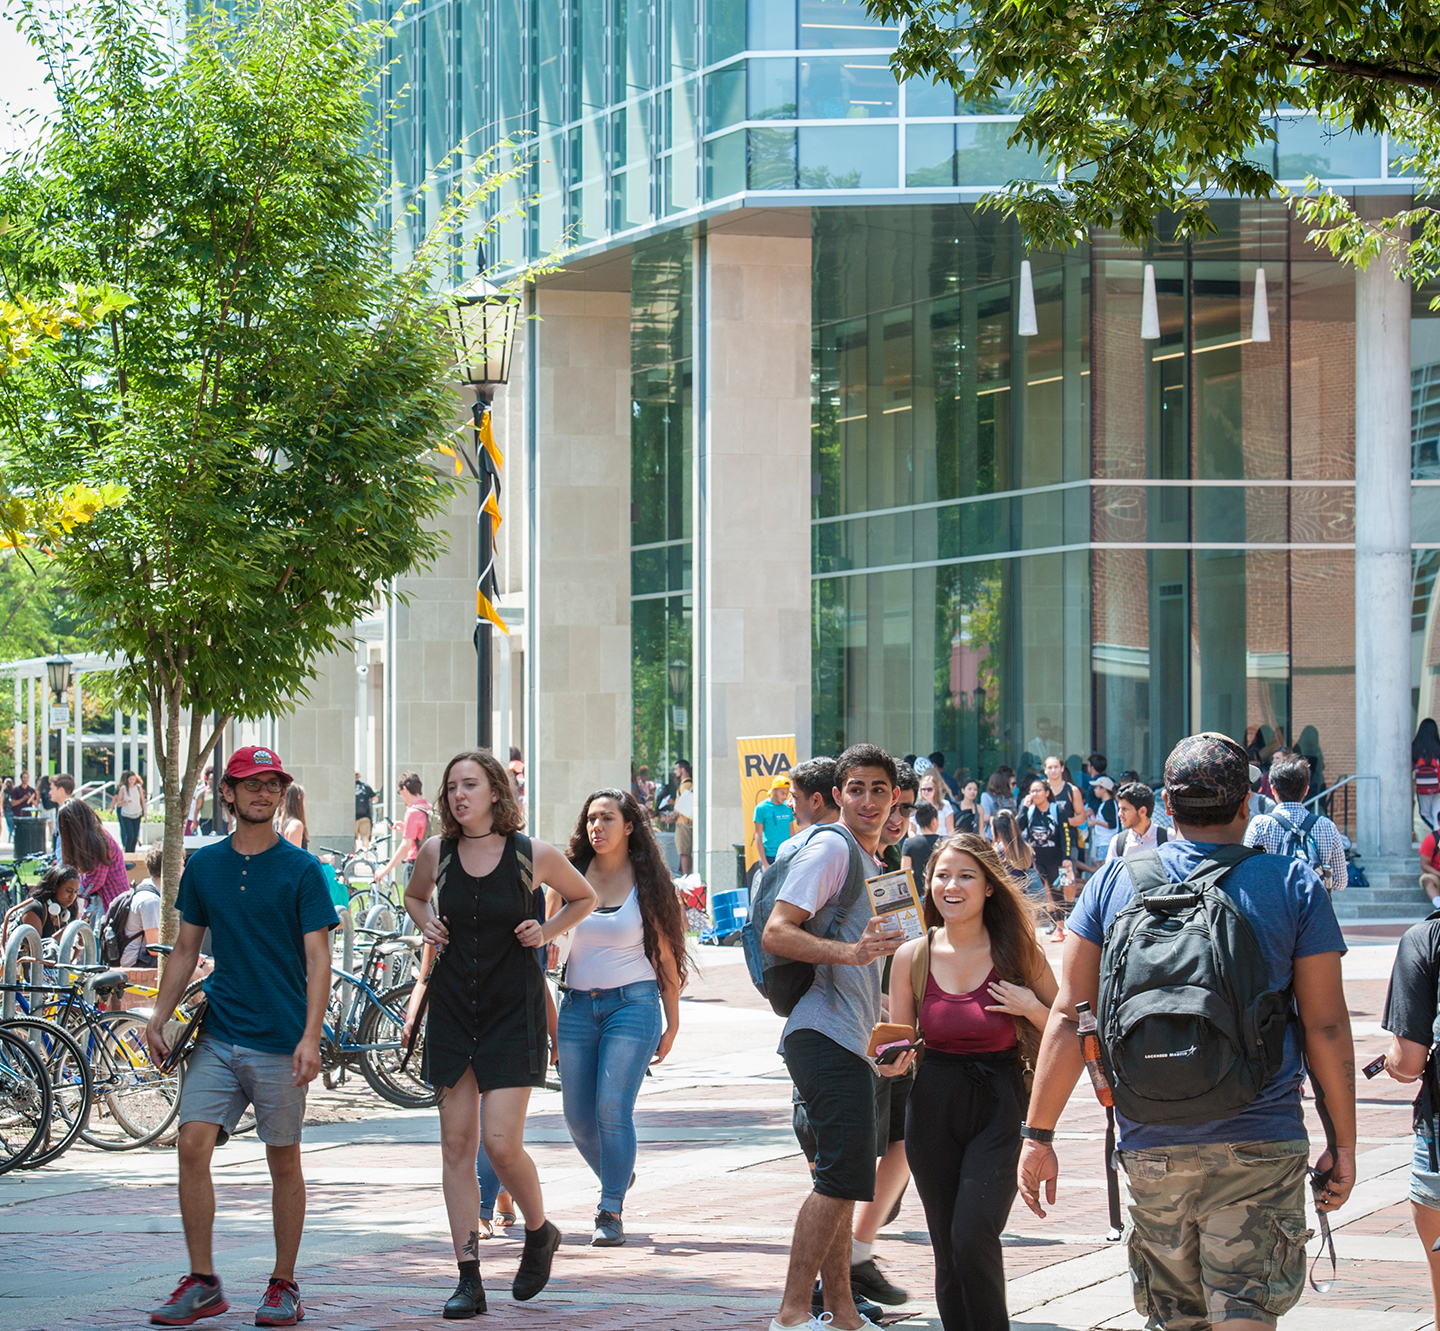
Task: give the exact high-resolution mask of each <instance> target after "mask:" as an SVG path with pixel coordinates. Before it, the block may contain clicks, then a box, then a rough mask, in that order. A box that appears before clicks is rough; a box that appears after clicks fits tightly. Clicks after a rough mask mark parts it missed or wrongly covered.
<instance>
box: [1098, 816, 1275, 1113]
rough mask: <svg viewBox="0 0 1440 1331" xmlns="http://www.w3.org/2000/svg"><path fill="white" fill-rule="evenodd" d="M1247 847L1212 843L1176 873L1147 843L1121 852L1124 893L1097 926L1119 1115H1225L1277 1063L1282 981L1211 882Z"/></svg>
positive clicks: (1104, 1021)
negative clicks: (1189, 867) (1110, 918)
mask: <svg viewBox="0 0 1440 1331" xmlns="http://www.w3.org/2000/svg"><path fill="white" fill-rule="evenodd" d="M1258 853H1259V852H1258V851H1256V850H1255V849H1253V848H1251V847H1248V846H1232V845H1227V846H1221V847H1219V848H1217V849H1216V851H1215V853H1214V854H1213V855H1211V856H1209V857H1207V858H1206V859H1204V860H1202V861H1201V862H1200V864H1199V865H1198V866H1196V868H1195V871H1194V872H1193V873H1192V874H1190V876H1189V877H1188V878H1186V879H1185V881H1184V882H1183V883H1179V884H1176V883H1173V882H1172V881H1171V879H1170V876H1169V874H1168V873H1167V872H1166V870H1165V866H1164V864H1163V863H1162V862H1161V859H1160V856H1159V854H1158V853H1157V852H1156V851H1153V850H1150V851H1142V852H1141V853H1140V854H1138V855H1135V856H1132V857H1131V858H1130V859H1128V860H1127V861H1126V866H1127V868H1128V869H1129V871H1130V881H1131V883H1132V885H1133V888H1134V894H1135V895H1134V898H1133V900H1131V901H1130V902H1129V903H1128V904H1127V905H1126V906H1125V907H1124V909H1122V910H1121V911H1120V913H1119V914H1118V915H1117V916H1116V917H1115V920H1114V923H1112V924H1111V926H1110V927H1109V929H1107V930H1106V932H1105V941H1104V944H1103V945H1102V947H1101V952H1100V1002H1099V1010H1098V1011H1097V1013H1096V1017H1097V1019H1098V1024H1099V1035H1100V1044H1101V1048H1102V1050H1103V1053H1104V1058H1105V1067H1106V1070H1107V1071H1108V1072H1109V1074H1110V1085H1111V1087H1112V1088H1113V1090H1114V1095H1115V1108H1116V1109H1117V1110H1119V1112H1120V1113H1122V1114H1124V1115H1125V1117H1126V1118H1129V1119H1132V1120H1134V1121H1135V1122H1137V1123H1206V1122H1210V1121H1212V1120H1214V1119H1223V1118H1231V1117H1233V1116H1234V1115H1236V1114H1238V1113H1239V1112H1240V1111H1241V1110H1243V1109H1244V1108H1245V1107H1246V1106H1247V1105H1248V1104H1250V1102H1251V1101H1252V1100H1254V1098H1255V1097H1256V1096H1257V1095H1258V1094H1259V1093H1260V1091H1261V1090H1262V1089H1263V1088H1264V1086H1265V1084H1266V1083H1267V1082H1268V1081H1269V1080H1270V1078H1271V1077H1273V1076H1274V1075H1275V1073H1276V1072H1277V1071H1278V1070H1279V1068H1280V1063H1281V1060H1282V1058H1283V1057H1284V1053H1285V1030H1286V1027H1287V1026H1288V1025H1289V1023H1290V1021H1291V1019H1292V1016H1293V1004H1292V1001H1291V992H1290V986H1288V985H1287V986H1286V988H1285V989H1284V990H1283V991H1281V990H1275V989H1272V988H1271V987H1270V975H1269V970H1268V968H1267V966H1266V964H1265V956H1264V954H1263V953H1262V952H1261V951H1260V942H1259V940H1258V939H1257V938H1256V936H1255V930H1254V928H1253V927H1252V925H1251V924H1250V921H1249V920H1248V919H1246V917H1245V915H1244V913H1243V912H1242V911H1241V910H1240V908H1239V907H1238V906H1237V905H1236V904H1235V902H1234V900H1233V899H1232V898H1231V897H1230V896H1228V895H1227V894H1226V893H1225V892H1224V891H1222V890H1221V887H1220V883H1221V882H1222V880H1223V879H1224V878H1225V876H1226V875H1227V874H1228V873H1229V872H1230V871H1231V870H1232V869H1233V868H1234V867H1235V866H1236V865H1237V864H1239V863H1240V862H1241V861H1242V860H1246V859H1249V858H1250V856H1252V855H1255V854H1258Z"/></svg>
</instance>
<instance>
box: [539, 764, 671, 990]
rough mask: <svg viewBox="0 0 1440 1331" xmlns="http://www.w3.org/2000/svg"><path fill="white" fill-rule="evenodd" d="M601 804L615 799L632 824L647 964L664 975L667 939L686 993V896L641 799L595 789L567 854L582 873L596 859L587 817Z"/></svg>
mask: <svg viewBox="0 0 1440 1331" xmlns="http://www.w3.org/2000/svg"><path fill="white" fill-rule="evenodd" d="M596 800H614V801H615V803H616V805H618V806H619V809H620V818H621V821H622V822H626V823H629V824H630V835H629V836H628V837H627V838H626V846H625V849H626V853H627V854H628V855H629V857H630V868H631V869H632V870H633V871H634V874H635V897H636V900H637V901H638V902H639V905H640V923H641V926H642V928H643V929H644V931H645V957H646V960H648V961H649V963H650V964H651V965H652V966H654V967H655V973H656V975H659V974H660V939H661V938H662V937H663V938H664V939H665V941H666V942H667V943H668V944H669V945H670V955H671V956H672V957H674V959H675V978H676V983H677V984H678V985H679V987H680V988H681V989H682V990H683V989H684V988H685V984H686V981H687V980H688V979H689V978H690V966H689V961H688V959H687V957H686V954H685V911H684V910H683V908H682V907H681V905H680V894H679V893H678V892H677V891H676V890H675V883H674V881H673V880H672V879H671V877H670V869H669V866H668V865H666V863H665V856H664V855H663V854H662V853H661V851H660V843H659V842H658V841H656V840H655V833H654V832H653V831H652V830H651V828H650V821H649V819H647V818H646V817H645V811H644V810H643V809H642V808H641V807H640V802H639V801H638V800H637V799H636V798H635V796H634V795H632V794H631V793H630V792H629V791H628V790H620V789H617V788H616V787H614V786H605V787H602V788H601V789H600V790H593V791H591V792H590V794H589V795H587V796H586V797H585V802H584V803H583V804H582V805H581V806H580V816H579V817H578V818H577V819H576V820H575V830H574V832H572V833H571V834H570V845H569V846H568V847H567V848H566V850H565V856H566V858H567V859H568V860H569V861H570V863H571V864H573V865H574V866H575V867H576V869H578V870H579V871H580V872H581V873H582V874H583V873H584V872H585V871H586V870H587V869H588V868H589V867H590V864H591V861H593V860H594V858H595V847H594V846H592V845H591V844H590V834H589V832H588V831H587V830H586V827H585V819H586V817H587V816H588V814H589V813H590V806H591V805H592V804H594V803H595V801H596Z"/></svg>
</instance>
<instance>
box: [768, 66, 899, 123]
mask: <svg viewBox="0 0 1440 1331" xmlns="http://www.w3.org/2000/svg"><path fill="white" fill-rule="evenodd" d="M899 103H900V89H899V87H898V86H897V85H896V83H895V76H894V75H893V74H892V73H891V72H890V66H889V65H888V64H886V63H885V61H884V59H883V58H881V57H879V56H870V57H866V56H825V57H822V58H819V59H815V58H812V59H809V60H802V61H800V119H801V120H877V119H882V120H883V119H891V118H893V117H895V116H896V115H898V114H899ZM752 107H753V103H752ZM751 115H752V116H753V115H754V111H753V109H752V111H751Z"/></svg>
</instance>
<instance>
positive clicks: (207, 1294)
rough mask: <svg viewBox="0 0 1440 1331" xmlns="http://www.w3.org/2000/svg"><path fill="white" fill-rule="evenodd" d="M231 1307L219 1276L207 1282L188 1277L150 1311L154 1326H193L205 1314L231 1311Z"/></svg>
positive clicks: (211, 1315)
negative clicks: (210, 1283)
mask: <svg viewBox="0 0 1440 1331" xmlns="http://www.w3.org/2000/svg"><path fill="white" fill-rule="evenodd" d="M229 1308H230V1304H229V1303H228V1302H227V1301H226V1299H225V1291H224V1290H222V1289H221V1288H220V1281H219V1280H218V1279H217V1280H216V1281H215V1283H214V1284H213V1285H207V1284H206V1283H205V1282H204V1281H203V1280H196V1279H195V1277H194V1276H185V1277H183V1278H182V1279H181V1281H180V1283H179V1284H178V1285H176V1286H175V1292H174V1293H173V1294H172V1295H171V1296H170V1297H169V1298H168V1299H166V1300H165V1302H164V1303H163V1304H161V1306H160V1307H158V1308H156V1309H155V1311H154V1312H153V1313H151V1314H150V1325H151V1326H190V1325H191V1324H192V1323H194V1322H198V1321H199V1320H200V1319H201V1318H202V1317H214V1316H215V1315H216V1314H217V1313H223V1312H228V1311H229Z"/></svg>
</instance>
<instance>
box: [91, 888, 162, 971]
mask: <svg viewBox="0 0 1440 1331" xmlns="http://www.w3.org/2000/svg"><path fill="white" fill-rule="evenodd" d="M139 890H140V889H139V888H137V887H127V888H126V889H125V891H123V892H122V893H120V895H119V896H118V897H116V898H115V900H114V901H112V902H111V903H110V904H109V905H108V906H107V907H106V908H105V917H104V918H103V919H102V920H101V921H100V928H99V929H98V930H97V931H96V941H97V942H98V943H99V945H100V960H101V961H103V962H104V963H105V965H107V966H118V965H119V964H120V958H121V957H123V956H124V955H125V951H126V949H127V948H128V947H129V946H130V944H131V943H133V942H134V941H135V940H136V939H137V938H139V937H140V935H141V934H143V933H144V932H145V931H144V929H131V928H130V915H131V909H130V908H131V906H133V905H134V903H135V894H136V893H137V892H138V891H139ZM145 958H146V949H145V948H143V947H142V948H141V949H140V956H139V957H137V958H136V961H135V964H136V965H137V966H138V965H141V964H143V963H144V962H145ZM152 964H153V963H152Z"/></svg>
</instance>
